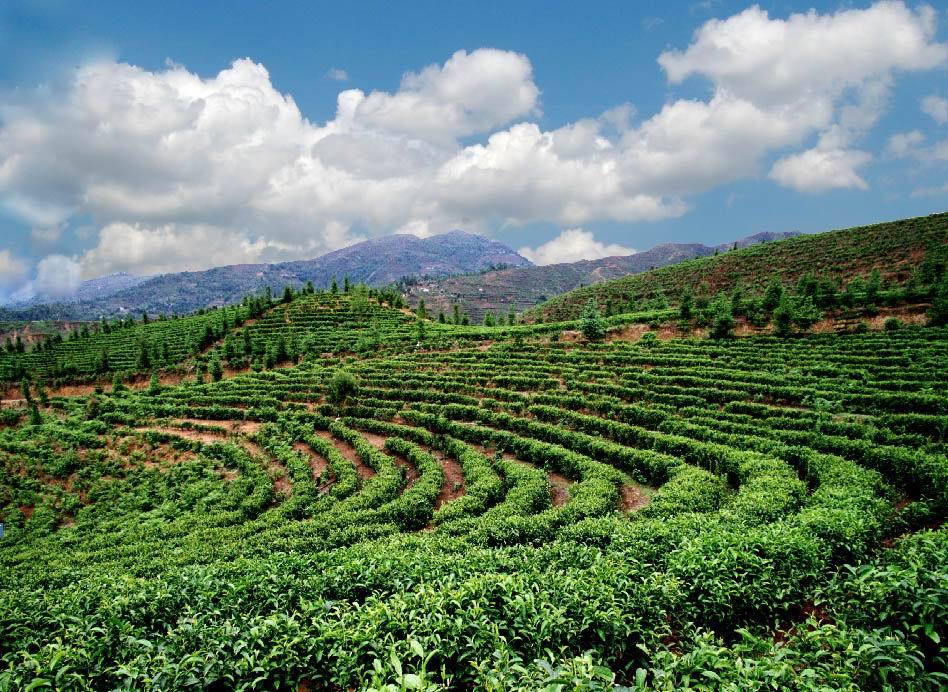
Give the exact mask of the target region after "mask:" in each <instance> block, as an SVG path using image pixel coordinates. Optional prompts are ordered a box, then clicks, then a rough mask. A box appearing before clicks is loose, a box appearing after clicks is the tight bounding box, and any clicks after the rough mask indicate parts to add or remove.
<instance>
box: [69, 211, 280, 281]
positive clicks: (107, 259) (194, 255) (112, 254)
mask: <svg viewBox="0 0 948 692" xmlns="http://www.w3.org/2000/svg"><path fill="white" fill-rule="evenodd" d="M281 249H283V248H281V247H279V246H278V245H276V244H274V243H273V242H272V241H267V240H264V239H262V238H258V239H255V240H250V239H249V238H248V237H247V236H246V235H245V234H242V233H238V232H233V231H228V230H225V229H220V228H217V227H214V226H207V225H201V224H193V225H181V224H166V225H163V226H155V227H145V226H141V225H134V226H132V225H128V224H125V223H113V224H109V225H108V226H106V227H105V228H103V229H102V230H101V231H100V232H99V243H98V245H97V246H96V247H95V248H93V249H91V250H88V251H86V252H85V253H84V254H83V255H82V257H81V263H82V267H83V269H84V272H83V273H84V274H85V275H87V276H100V275H103V274H107V273H109V272H110V271H111V270H112V268H113V267H123V268H124V269H125V270H126V271H129V272H131V273H134V274H151V273H154V274H161V273H165V272H173V271H189V270H195V269H201V268H204V267H209V266H220V265H226V264H240V263H253V262H259V261H261V260H262V258H263V257H265V256H267V254H268V251H269V252H272V253H279V252H280V250H281Z"/></svg>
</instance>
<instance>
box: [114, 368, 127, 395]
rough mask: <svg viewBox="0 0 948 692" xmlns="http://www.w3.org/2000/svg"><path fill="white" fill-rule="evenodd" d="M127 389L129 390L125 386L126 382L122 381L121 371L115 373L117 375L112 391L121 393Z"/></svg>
mask: <svg viewBox="0 0 948 692" xmlns="http://www.w3.org/2000/svg"><path fill="white" fill-rule="evenodd" d="M126 391H128V388H127V387H126V386H125V383H124V382H122V375H121V373H115V377H113V378H112V393H113V394H119V393H121V392H126Z"/></svg>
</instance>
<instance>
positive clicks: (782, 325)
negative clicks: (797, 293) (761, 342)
mask: <svg viewBox="0 0 948 692" xmlns="http://www.w3.org/2000/svg"><path fill="white" fill-rule="evenodd" d="M793 316H794V312H793V303H792V302H791V301H790V296H788V295H786V294H784V296H783V297H782V298H781V299H780V304H779V305H778V306H777V307H776V308H775V309H774V334H776V335H777V336H784V337H786V336H790V334H792V333H793Z"/></svg>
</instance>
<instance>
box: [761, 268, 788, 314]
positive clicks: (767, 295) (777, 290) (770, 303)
mask: <svg viewBox="0 0 948 692" xmlns="http://www.w3.org/2000/svg"><path fill="white" fill-rule="evenodd" d="M782 299H783V284H782V283H780V279H779V278H777V277H776V276H774V277H773V278H771V279H770V283H769V284H767V290H766V291H764V301H763V303H762V304H761V306H762V307H763V308H764V310H766V311H767V312H773V311H774V310H776V309H777V306H779V305H780V301H781V300H782Z"/></svg>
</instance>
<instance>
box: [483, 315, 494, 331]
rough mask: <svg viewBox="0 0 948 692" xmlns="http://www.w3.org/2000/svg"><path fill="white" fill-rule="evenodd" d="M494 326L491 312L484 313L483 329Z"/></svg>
mask: <svg viewBox="0 0 948 692" xmlns="http://www.w3.org/2000/svg"><path fill="white" fill-rule="evenodd" d="M494 325H495V322H494V313H492V312H487V313H484V326H485V327H493V326H494Z"/></svg>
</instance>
